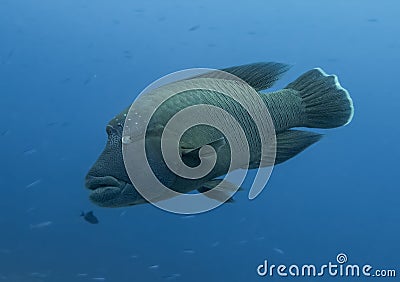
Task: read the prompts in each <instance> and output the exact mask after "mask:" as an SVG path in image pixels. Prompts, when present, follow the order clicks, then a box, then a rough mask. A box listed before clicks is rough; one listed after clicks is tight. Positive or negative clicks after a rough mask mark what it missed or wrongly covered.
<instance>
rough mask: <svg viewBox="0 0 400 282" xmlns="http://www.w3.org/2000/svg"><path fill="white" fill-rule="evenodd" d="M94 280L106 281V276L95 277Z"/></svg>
mask: <svg viewBox="0 0 400 282" xmlns="http://www.w3.org/2000/svg"><path fill="white" fill-rule="evenodd" d="M92 280H95V281H105V280H106V278H104V277H93V278H92Z"/></svg>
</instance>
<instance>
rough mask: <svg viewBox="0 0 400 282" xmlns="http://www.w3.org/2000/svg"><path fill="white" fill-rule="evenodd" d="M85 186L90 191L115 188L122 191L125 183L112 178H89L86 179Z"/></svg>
mask: <svg viewBox="0 0 400 282" xmlns="http://www.w3.org/2000/svg"><path fill="white" fill-rule="evenodd" d="M85 186H86V188H88V189H89V190H92V191H95V190H97V189H99V188H106V187H115V188H119V189H122V188H124V187H125V183H121V181H119V180H118V179H116V178H115V177H112V176H90V175H89V176H87V177H86V179H85Z"/></svg>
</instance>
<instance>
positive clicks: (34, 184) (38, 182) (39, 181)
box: [25, 179, 42, 189]
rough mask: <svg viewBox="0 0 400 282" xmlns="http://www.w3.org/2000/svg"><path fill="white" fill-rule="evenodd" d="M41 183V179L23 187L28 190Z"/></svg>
mask: <svg viewBox="0 0 400 282" xmlns="http://www.w3.org/2000/svg"><path fill="white" fill-rule="evenodd" d="M41 182H42V180H41V179H38V180H35V181H33V182H32V183H30V184H28V185H26V186H25V189H30V188H32V187H34V186H36V185H38V184H40V183H41Z"/></svg>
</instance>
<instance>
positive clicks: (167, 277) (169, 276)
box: [163, 273, 182, 281]
mask: <svg viewBox="0 0 400 282" xmlns="http://www.w3.org/2000/svg"><path fill="white" fill-rule="evenodd" d="M181 276H182V274H180V273H174V274H171V275H164V276H163V278H165V280H168V281H170V280H175V279H177V278H179V277H181Z"/></svg>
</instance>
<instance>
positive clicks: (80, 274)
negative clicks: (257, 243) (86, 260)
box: [76, 273, 88, 277]
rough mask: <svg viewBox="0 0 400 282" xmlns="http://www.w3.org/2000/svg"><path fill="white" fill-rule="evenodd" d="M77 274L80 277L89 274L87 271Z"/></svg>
mask: <svg viewBox="0 0 400 282" xmlns="http://www.w3.org/2000/svg"><path fill="white" fill-rule="evenodd" d="M76 276H78V277H87V276H88V274H87V273H78V274H77V275H76Z"/></svg>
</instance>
